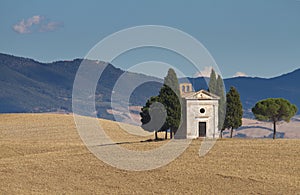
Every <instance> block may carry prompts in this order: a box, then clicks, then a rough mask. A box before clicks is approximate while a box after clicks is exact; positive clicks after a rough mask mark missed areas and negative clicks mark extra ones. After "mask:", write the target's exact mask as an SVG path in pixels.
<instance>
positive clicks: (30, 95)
mask: <svg viewBox="0 0 300 195" xmlns="http://www.w3.org/2000/svg"><path fill="white" fill-rule="evenodd" d="M81 62H82V59H75V60H72V61H57V62H53V63H40V62H37V61H35V60H32V59H28V58H22V57H16V56H12V55H7V54H0V87H1V92H0V113H19V112H72V87H73V82H74V78H75V75H76V72H77V69H78V67H79V65H80V63H81ZM88 63H91V64H95V65H96V63H97V64H98V63H99V62H97V61H91V60H90V61H88ZM123 73H124V71H123V70H121V69H119V68H115V67H114V66H112V65H111V64H109V65H108V66H107V67H106V69H105V70H104V72H103V74H102V76H101V78H100V79H99V82H98V86H97V90H96V109H97V111H98V117H101V118H106V119H114V118H113V116H112V115H111V114H110V113H108V112H107V110H108V109H110V108H111V106H110V99H111V94H112V90H113V87H114V85H115V82H116V81H117V80H118V78H119V77H120V76H121V75H122V74H123ZM126 76H127V77H128V78H130V79H126V82H128V84H127V86H130V85H132V84H133V83H134V82H136V81H137V80H140V79H144V78H145V77H148V76H146V75H142V74H137V73H128V74H126ZM151 80H157V81H158V82H159V81H161V80H160V79H157V78H152V77H151ZM158 82H152V83H145V84H144V85H143V87H138V88H137V89H136V90H135V91H134V93H133V94H132V96H131V97H130V103H131V104H132V105H142V104H144V102H145V101H146V100H147V99H148V98H149V97H150V96H152V95H153V94H157V93H158V90H159V89H160V87H161V84H160V83H158ZM145 88H147V90H145ZM123 90H126V89H123ZM119 99H122V97H119Z"/></svg>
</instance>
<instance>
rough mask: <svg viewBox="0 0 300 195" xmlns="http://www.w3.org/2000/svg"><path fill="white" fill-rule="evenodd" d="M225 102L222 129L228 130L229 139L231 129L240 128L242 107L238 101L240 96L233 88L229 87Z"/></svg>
mask: <svg viewBox="0 0 300 195" xmlns="http://www.w3.org/2000/svg"><path fill="white" fill-rule="evenodd" d="M226 100H227V104H226V116H225V122H224V129H225V128H227V129H230V137H231V138H232V132H233V129H237V128H239V127H240V126H242V117H243V106H242V103H241V100H240V94H239V92H238V91H237V90H236V89H235V88H234V87H230V90H229V92H228V93H227V94H226ZM221 135H222V132H221Z"/></svg>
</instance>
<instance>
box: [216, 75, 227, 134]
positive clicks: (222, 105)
mask: <svg viewBox="0 0 300 195" xmlns="http://www.w3.org/2000/svg"><path fill="white" fill-rule="evenodd" d="M216 95H217V96H219V97H220V99H219V109H218V110H219V113H218V117H219V123H218V128H219V130H222V129H224V128H223V126H224V119H225V113H226V98H225V89H224V82H223V79H222V78H221V76H220V75H218V78H217V87H216Z"/></svg>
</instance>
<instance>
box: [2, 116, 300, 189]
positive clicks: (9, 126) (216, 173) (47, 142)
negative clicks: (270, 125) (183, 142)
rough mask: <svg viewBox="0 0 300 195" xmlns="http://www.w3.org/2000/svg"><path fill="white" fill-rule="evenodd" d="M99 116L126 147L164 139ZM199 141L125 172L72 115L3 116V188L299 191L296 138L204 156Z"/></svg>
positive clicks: (226, 144) (229, 144)
mask: <svg viewBox="0 0 300 195" xmlns="http://www.w3.org/2000/svg"><path fill="white" fill-rule="evenodd" d="M99 121H100V123H101V124H102V125H103V127H104V128H105V131H106V133H107V134H108V135H109V136H111V137H112V139H113V140H114V141H115V142H117V143H123V144H120V146H121V147H126V148H128V149H131V150H150V149H152V148H155V147H159V146H160V145H162V144H165V143H167V141H160V142H144V141H145V140H147V139H149V138H152V137H153V136H149V137H138V136H133V135H129V134H128V133H126V132H124V131H123V130H122V129H120V127H119V126H118V125H117V123H115V122H112V121H107V120H99ZM132 128H136V127H132ZM163 136H164V134H161V135H160V137H163ZM201 142H202V140H200V139H199V140H193V141H192V143H191V145H190V146H189V147H188V149H187V150H186V151H185V152H184V153H183V154H182V155H181V156H179V157H178V158H177V159H176V160H174V161H172V162H171V163H170V164H168V165H166V166H163V167H161V168H158V169H154V170H150V171H138V172H137V171H125V170H120V169H117V168H114V167H111V166H110V165H107V164H105V163H104V162H102V161H100V160H99V159H98V158H96V157H95V156H94V155H93V154H92V153H90V152H89V150H88V149H87V148H86V147H85V145H84V144H83V142H82V141H81V139H80V137H79V135H78V133H77V130H76V126H75V123H74V121H73V117H72V115H60V114H2V115H0V145H1V146H0V194H16V193H19V194H20V193H21V194H32V193H43V194H44V193H46V194H48V193H49V194H63V193H67V194H74V193H76V194H86V193H88V194H92V193H98V194H104V193H105V194H107V193H108V194H133V193H138V194H152V193H159V194H167V193H180V194H183V193H188V194H299V193H300V156H299V152H300V140H299V139H277V140H272V139H222V140H218V141H217V143H216V144H215V146H214V147H213V148H212V149H211V150H210V151H209V153H208V154H207V155H206V156H204V157H199V155H198V152H199V147H200V145H201Z"/></svg>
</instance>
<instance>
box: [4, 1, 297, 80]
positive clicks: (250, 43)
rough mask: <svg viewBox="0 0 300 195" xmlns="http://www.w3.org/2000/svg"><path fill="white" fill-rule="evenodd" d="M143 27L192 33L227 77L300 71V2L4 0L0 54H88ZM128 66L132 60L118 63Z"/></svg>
mask: <svg viewBox="0 0 300 195" xmlns="http://www.w3.org/2000/svg"><path fill="white" fill-rule="evenodd" d="M137 25H166V26H170V27H173V28H178V29H179V30H182V31H184V32H186V33H188V34H190V35H192V36H193V37H195V38H196V39H197V40H199V41H200V42H201V43H202V44H203V45H204V46H205V47H206V48H207V49H208V51H209V52H210V53H211V54H212V56H213V57H214V59H215V61H216V62H217V64H218V66H219V68H220V70H221V72H222V75H223V77H225V78H226V77H232V76H233V75H235V74H236V73H237V72H241V73H244V74H245V75H248V76H259V77H273V76H277V75H280V74H282V73H287V72H290V71H292V70H295V69H297V68H300V1H299V0H264V1H262V0H251V1H250V0H247V1H246V0H227V1H225V0H224V1H221V0H220V1H216V0H207V1H201V0H195V1H176V0H164V1H161V0H151V1H141V0H136V1H135V0H128V1H121V0H119V1H114V0H110V1H55V0H51V1H38V0H37V1H32V0H27V1H21V0H20V1H15V0H2V1H1V2H0V35H1V36H0V52H2V53H8V54H13V55H17V56H24V57H29V58H33V59H36V60H38V61H42V62H51V61H56V60H70V59H74V58H82V57H84V56H85V55H86V54H87V53H88V51H89V50H90V49H91V48H92V47H93V46H94V45H95V44H97V43H98V42H99V41H100V40H102V39H103V38H105V37H106V36H108V35H110V34H112V33H114V32H116V31H119V30H122V29H124V28H129V27H133V26H137ZM150 53H152V54H153V53H155V52H150ZM100 60H101V59H100ZM122 63H124V66H125V64H127V65H126V66H128V63H130V60H128V59H127V60H126V59H124V62H122V60H119V61H118V62H116V65H117V66H120V67H121V68H122ZM171 63H172V62H171ZM178 66H180V65H178ZM208 66H209V65H208ZM179 68H180V67H179ZM193 71H194V70H192V69H190V70H189V72H188V73H187V74H189V76H193V75H195V74H196V73H195V72H193Z"/></svg>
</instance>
